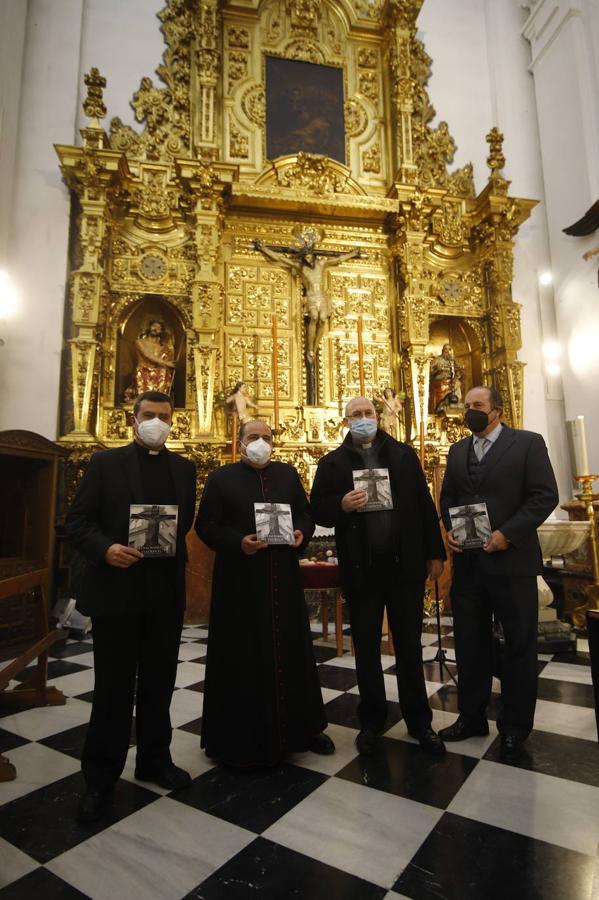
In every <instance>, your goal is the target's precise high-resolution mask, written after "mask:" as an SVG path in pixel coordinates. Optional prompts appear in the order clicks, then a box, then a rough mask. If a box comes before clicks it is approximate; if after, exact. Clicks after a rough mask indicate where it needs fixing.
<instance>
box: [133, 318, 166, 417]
mask: <svg viewBox="0 0 599 900" xmlns="http://www.w3.org/2000/svg"><path fill="white" fill-rule="evenodd" d="M135 350H136V353H137V360H136V364H135V372H134V374H133V381H132V382H131V384H130V385H129V387H128V388H127V389H126V390H125V395H124V398H125V400H127V401H131V400H135V398H136V397H138V396H139V395H140V394H143V393H144V392H145V391H161V392H162V393H163V394H170V393H171V391H172V388H173V378H174V375H175V365H176V360H175V345H174V342H173V338H172V336H171V334H170V333H169V332H168V331H167V329H166V326H165V324H164V322H163V321H162V320H161V319H151V320H150V321H149V322H148V324H147V326H146V328H145V329H144V330H143V331H142V332H141V334H140V335H139V337H138V338H137V340H136V341H135Z"/></svg>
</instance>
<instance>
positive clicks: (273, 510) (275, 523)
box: [254, 503, 295, 544]
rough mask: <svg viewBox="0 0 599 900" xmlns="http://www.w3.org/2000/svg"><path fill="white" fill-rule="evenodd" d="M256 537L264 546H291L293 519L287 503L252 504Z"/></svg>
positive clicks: (292, 540)
mask: <svg viewBox="0 0 599 900" xmlns="http://www.w3.org/2000/svg"><path fill="white" fill-rule="evenodd" d="M254 514H255V516H256V535H257V537H258V540H259V541H264V543H265V544H293V542H294V540H295V538H294V536H293V519H292V517H291V506H290V505H289V503H254Z"/></svg>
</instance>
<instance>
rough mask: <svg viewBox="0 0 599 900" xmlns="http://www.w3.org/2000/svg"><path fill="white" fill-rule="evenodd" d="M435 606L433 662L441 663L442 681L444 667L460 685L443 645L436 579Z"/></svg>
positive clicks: (456, 683)
mask: <svg viewBox="0 0 599 900" xmlns="http://www.w3.org/2000/svg"><path fill="white" fill-rule="evenodd" d="M435 607H436V610H437V647H438V649H437V652H436V654H435V658H434V659H433V662H436V663H439V675H440V677H441V681H443V680H444V679H443V669H445V671H446V672H447V674H448V675H449V677H450V678H451V680H452V681H453V683H454V684H455V686H456V687H457V686H458V682H457V679H456V677H455V675H454V674H453V672H452V671H451V669H450V668H449V666H448V665H447V654H446V653H445V650H444V649H443V647H442V646H441V600H440V598H439V581H438V579H435Z"/></svg>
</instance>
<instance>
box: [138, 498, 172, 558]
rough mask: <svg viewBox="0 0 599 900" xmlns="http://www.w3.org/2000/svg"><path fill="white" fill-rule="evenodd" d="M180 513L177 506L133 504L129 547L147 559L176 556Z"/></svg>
mask: <svg viewBox="0 0 599 900" xmlns="http://www.w3.org/2000/svg"><path fill="white" fill-rule="evenodd" d="M178 512H179V507H178V506H176V505H158V504H151V503H132V504H131V505H130V507H129V546H130V547H135V549H136V550H140V551H141V552H142V553H143V555H144V556H146V557H164V556H175V554H176V552H177V515H178Z"/></svg>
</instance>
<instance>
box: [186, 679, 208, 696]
mask: <svg viewBox="0 0 599 900" xmlns="http://www.w3.org/2000/svg"><path fill="white" fill-rule="evenodd" d="M185 690H186V691H197V692H198V693H200V694H202V693H203V692H204V682H203V681H196V683H195V684H186V685H185Z"/></svg>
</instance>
